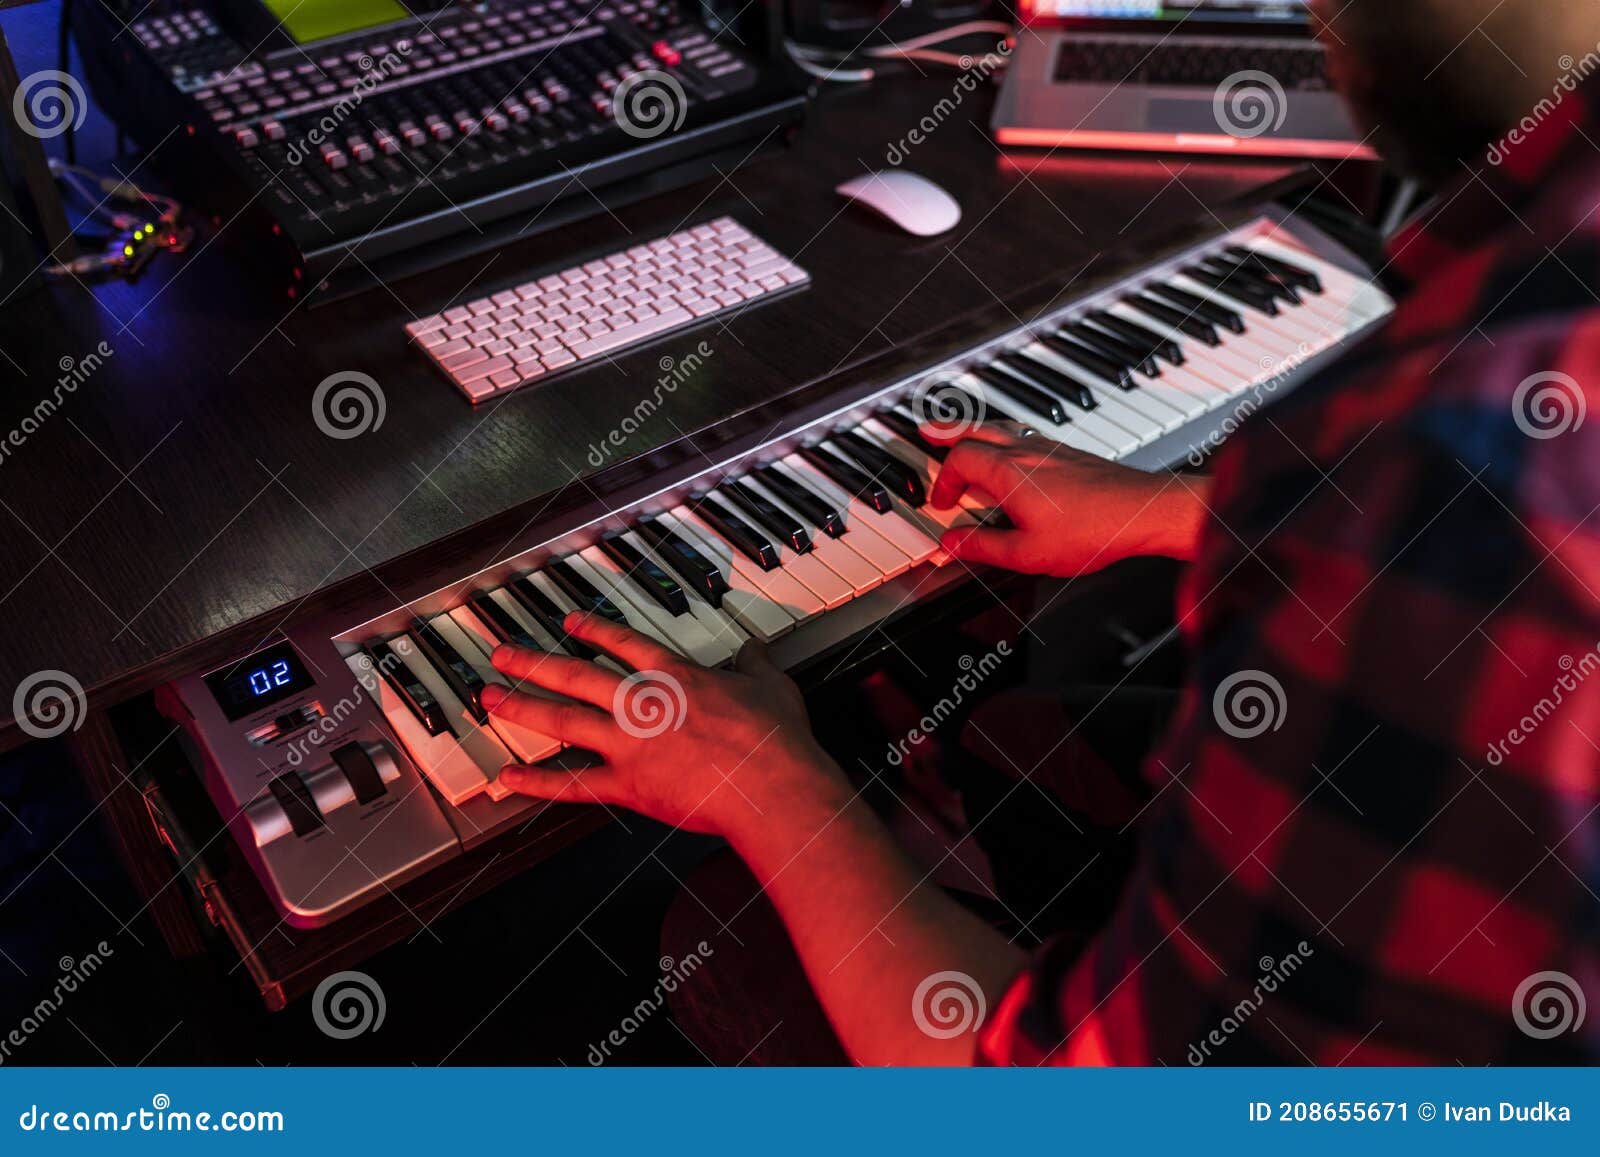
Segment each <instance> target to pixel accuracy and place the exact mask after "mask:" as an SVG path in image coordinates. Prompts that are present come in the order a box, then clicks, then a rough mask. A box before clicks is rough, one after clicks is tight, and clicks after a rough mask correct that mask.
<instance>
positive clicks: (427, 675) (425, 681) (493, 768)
mask: <svg viewBox="0 0 1600 1157" xmlns="http://www.w3.org/2000/svg"><path fill="white" fill-rule="evenodd" d="M401 643H404V644H405V645H404V646H400V645H399V644H401ZM389 646H390V648H391V649H392V650H393V651H394V653H395V654H397V655H399V656H400V660H401V662H403V663H404V664H405V665H406V666H407V667H409V668H410V669H411V673H412V674H413V675H415V676H416V677H417V680H418V682H420V683H421V684H422V685H423V686H424V687H426V688H427V689H428V693H429V694H430V695H432V696H433V697H434V699H436V700H437V701H438V703H439V706H440V707H441V708H443V710H444V714H445V718H446V719H447V720H448V721H449V723H450V730H451V731H452V732H454V733H455V739H456V742H457V744H458V746H459V747H460V749H461V750H462V752H464V753H465V755H466V757H467V758H466V760H465V761H461V760H450V761H447V762H445V763H443V764H441V765H439V766H436V767H434V768H433V769H431V770H429V773H428V778H429V779H431V780H433V781H434V783H435V784H439V785H440V788H439V790H440V791H442V792H444V794H445V798H446V799H449V800H450V802H451V803H458V802H460V800H463V799H470V798H472V796H474V795H476V794H478V792H479V791H487V792H488V794H489V796H490V798H492V799H504V798H505V797H506V796H507V795H509V794H510V792H508V791H507V790H505V789H504V788H497V787H496V785H495V782H494V781H495V779H496V778H497V777H498V776H499V775H500V769H501V768H502V767H504V766H505V765H506V764H507V763H510V762H511V752H510V751H509V750H507V748H506V745H505V744H503V743H501V742H500V738H499V736H497V735H495V734H494V732H492V731H490V730H488V729H487V728H483V727H480V726H478V721H477V720H476V719H474V718H473V717H472V713H471V712H470V711H468V710H467V708H466V705H465V704H464V703H462V702H461V700H460V699H457V698H456V693H455V692H454V691H452V690H451V689H450V685H449V684H448V683H447V682H445V679H444V676H443V675H441V674H439V672H438V671H436V670H434V667H433V664H432V663H430V662H428V660H427V657H426V656H424V655H423V653H422V651H421V649H420V648H418V646H417V644H416V641H415V640H414V639H412V638H411V636H410V635H403V636H401V637H400V638H399V639H392V640H390V642H389ZM441 780H447V781H448V784H449V786H448V787H446V786H443V784H442V783H441Z"/></svg>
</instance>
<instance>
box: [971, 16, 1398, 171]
mask: <svg viewBox="0 0 1600 1157" xmlns="http://www.w3.org/2000/svg"><path fill="white" fill-rule="evenodd" d="M1019 18H1020V20H1021V24H1022V27H1021V28H1020V29H1019V31H1018V34H1017V47H1016V51H1015V53H1014V54H1013V56H1012V59H1011V62H1010V65H1009V66H1008V67H1007V70H1006V77H1005V83H1004V84H1003V86H1002V87H1001V91H1000V97H999V100H998V102H997V103H996V106H995V112H994V119H993V129H994V134H995V138H996V140H998V141H999V142H1000V143H1001V144H1002V145H1040V146H1049V147H1052V148H1085V149H1138V150H1155V151H1161V152H1195V153H1217V154H1233V155H1252V156H1273V157H1324V158H1351V157H1371V156H1374V155H1375V154H1374V153H1373V151H1372V149H1371V147H1370V146H1368V145H1366V144H1364V143H1363V142H1362V141H1361V139H1360V135H1359V134H1358V133H1357V132H1356V129H1355V126H1354V124H1353V123H1352V122H1351V120H1350V115H1349V113H1348V112H1346V111H1345V108H1344V104H1343V102H1342V101H1341V100H1340V98H1339V96H1338V94H1337V93H1335V92H1333V91H1332V89H1331V88H1330V86H1329V84H1328V79H1327V73H1326V71H1325V67H1324V65H1325V60H1324V55H1323V51H1322V47H1321V46H1320V45H1319V44H1318V43H1317V42H1316V40H1315V39H1314V38H1313V36H1312V35H1311V21H1310V14H1309V11H1308V9H1307V6H1306V0H1159V2H1157V0H1022V2H1021V6H1020V12H1019Z"/></svg>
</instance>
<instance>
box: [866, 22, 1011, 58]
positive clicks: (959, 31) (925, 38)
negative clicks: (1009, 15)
mask: <svg viewBox="0 0 1600 1157" xmlns="http://www.w3.org/2000/svg"><path fill="white" fill-rule="evenodd" d="M979 32H995V33H1003V34H1004V35H1006V36H1010V35H1011V33H1012V26H1011V25H1009V24H1007V23H1006V22H1005V21H1003V20H968V21H967V22H966V23H964V24H953V25H951V26H950V27H949V28H940V29H938V30H937V31H934V32H925V33H923V34H922V35H921V36H913V37H912V38H911V39H910V40H901V41H896V42H894V43H890V44H885V45H881V46H878V47H874V48H869V49H867V50H866V51H867V54H868V55H869V56H877V55H879V54H880V53H882V52H884V51H889V50H893V49H896V48H926V47H928V45H930V44H943V43H944V42H945V41H946V40H954V39H956V38H957V37H958V36H975V35H977V34H978V33H979Z"/></svg>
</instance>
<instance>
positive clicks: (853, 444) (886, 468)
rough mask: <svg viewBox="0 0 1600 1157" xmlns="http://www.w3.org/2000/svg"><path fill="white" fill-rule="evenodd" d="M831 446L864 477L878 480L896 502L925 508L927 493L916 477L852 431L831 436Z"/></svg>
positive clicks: (876, 446) (897, 460)
mask: <svg viewBox="0 0 1600 1157" xmlns="http://www.w3.org/2000/svg"><path fill="white" fill-rule="evenodd" d="M833 444H834V445H835V446H837V447H839V449H840V450H841V451H842V452H843V453H844V454H845V456H846V457H849V458H853V459H855V461H856V463H857V464H858V465H859V466H861V467H862V468H863V469H865V470H866V471H867V473H869V474H871V475H872V476H873V477H874V478H878V479H881V480H882V482H883V484H884V485H885V486H887V487H888V488H889V491H890V493H892V494H893V495H894V496H895V497H896V498H900V499H903V500H904V501H905V502H907V503H908V504H910V505H911V506H913V507H920V506H926V505H927V504H928V492H927V490H926V489H925V488H924V487H923V485H922V479H921V478H918V477H917V475H916V472H915V471H914V470H912V469H911V468H910V467H909V466H907V465H906V464H905V463H904V462H902V461H900V459H898V458H896V457H895V456H894V455H892V454H890V453H889V452H888V451H887V450H885V449H883V448H882V447H881V446H878V445H876V444H875V443H873V442H870V441H868V440H867V439H866V438H863V437H862V436H861V435H860V434H857V433H856V432H855V431H854V430H845V431H843V432H842V433H839V434H835V435H834V437H833Z"/></svg>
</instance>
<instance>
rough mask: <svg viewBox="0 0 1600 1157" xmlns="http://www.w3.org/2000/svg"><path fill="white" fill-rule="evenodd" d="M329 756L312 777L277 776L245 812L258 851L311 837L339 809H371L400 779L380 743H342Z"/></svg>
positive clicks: (308, 774)
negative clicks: (288, 839) (291, 839)
mask: <svg viewBox="0 0 1600 1157" xmlns="http://www.w3.org/2000/svg"><path fill="white" fill-rule="evenodd" d="M328 755H329V756H330V758H331V759H332V763H330V764H327V765H325V766H323V767H319V768H317V769H316V770H315V771H311V772H297V771H289V772H285V773H284V774H283V775H280V776H278V778H277V779H274V780H273V781H272V782H271V783H269V784H268V785H267V792H266V794H264V795H262V796H261V797H259V798H258V799H257V800H256V801H255V802H254V803H252V804H251V805H250V806H249V807H248V808H246V809H245V818H246V821H247V822H248V823H249V824H250V830H251V832H252V833H253V834H254V835H255V843H256V846H257V847H258V848H264V847H266V846H267V845H268V844H271V843H274V842H276V841H277V840H280V839H283V838H285V837H287V836H290V835H294V836H309V835H312V834H314V833H315V832H317V831H320V830H321V829H322V828H324V827H326V826H327V822H328V819H327V817H329V816H330V815H332V814H333V813H334V812H336V811H338V810H339V809H340V808H342V807H347V806H348V805H350V804H356V805H358V806H360V805H365V804H369V803H372V802H373V801H374V800H377V799H379V798H381V797H382V796H383V795H384V794H385V792H387V790H388V785H389V784H391V783H394V782H395V781H396V780H398V779H399V778H400V768H399V767H398V766H397V765H396V764H395V761H394V756H393V755H392V754H391V753H390V751H389V748H388V747H387V746H386V745H385V744H382V743H346V744H344V745H342V746H340V747H336V748H334V749H333V750H332V751H331V752H329V753H328Z"/></svg>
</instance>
